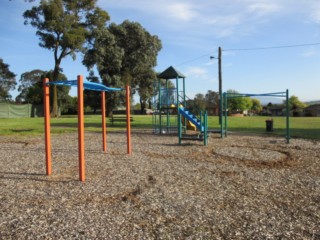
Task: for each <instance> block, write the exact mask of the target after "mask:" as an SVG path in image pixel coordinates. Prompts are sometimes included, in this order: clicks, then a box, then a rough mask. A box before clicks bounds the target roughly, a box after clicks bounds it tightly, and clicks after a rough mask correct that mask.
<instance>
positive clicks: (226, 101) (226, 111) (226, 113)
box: [224, 93, 228, 137]
mask: <svg viewBox="0 0 320 240" xmlns="http://www.w3.org/2000/svg"><path fill="white" fill-rule="evenodd" d="M227 108H228V95H227V93H225V96H224V109H225V118H224V127H225V132H224V134H225V136H226V137H227V136H228V109H227Z"/></svg>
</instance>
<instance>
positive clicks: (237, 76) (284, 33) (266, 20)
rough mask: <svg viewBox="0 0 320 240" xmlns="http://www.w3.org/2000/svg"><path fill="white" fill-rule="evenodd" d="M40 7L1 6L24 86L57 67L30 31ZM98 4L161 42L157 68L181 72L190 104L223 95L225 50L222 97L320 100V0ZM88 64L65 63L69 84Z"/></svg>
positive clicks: (7, 56) (114, 0)
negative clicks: (27, 20) (280, 95)
mask: <svg viewBox="0 0 320 240" xmlns="http://www.w3.org/2000/svg"><path fill="white" fill-rule="evenodd" d="M38 3H39V1H36V2H35V3H28V2H25V1H24V0H12V1H9V0H1V2H0V58H2V59H3V60H4V62H5V63H7V64H9V65H10V67H9V68H10V70H11V71H12V72H14V73H15V74H16V75H17V77H16V79H17V82H18V81H19V79H20V76H21V74H22V73H24V72H27V71H31V70H33V69H42V70H50V69H52V68H53V66H54V60H53V53H52V52H50V51H49V50H47V49H44V48H41V47H40V46H39V40H38V37H37V36H36V34H35V33H36V30H35V29H34V28H32V27H31V26H25V25H24V19H23V17H22V14H23V12H24V11H25V10H27V9H30V8H31V7H32V6H33V5H34V4H38ZM98 6H99V7H101V8H102V9H104V10H106V11H107V12H108V13H109V15H110V17H111V22H115V23H117V24H120V23H122V22H123V21H124V20H127V19H128V20H130V21H134V22H139V23H140V24H141V25H142V26H143V27H144V28H145V29H146V30H147V31H148V32H149V33H151V34H152V35H157V36H158V37H159V38H160V40H161V42H162V49H161V51H160V52H159V55H158V64H157V66H156V67H155V70H156V71H157V72H162V71H164V70H165V69H166V68H168V67H169V66H173V67H175V68H176V69H177V70H179V71H180V72H182V73H183V74H184V75H185V76H186V94H187V96H188V97H189V98H193V97H194V96H195V95H196V94H197V93H202V94H205V93H207V91H208V90H212V91H218V61H217V57H218V47H221V48H222V57H221V60H222V82H223V84H222V88H223V91H227V90H229V89H233V90H237V91H238V92H240V93H254V94H259V93H274V92H283V91H285V90H286V89H289V94H290V95H295V96H298V97H299V99H300V100H302V101H312V100H320V1H319V0H303V1H301V0H224V1H222V0H201V1H199V0H153V1H150V0H134V1H133V0H108V1H107V0H98ZM210 56H213V57H215V58H214V59H210ZM81 61H82V55H81V54H79V55H78V56H77V60H76V61H73V60H72V59H71V58H67V59H64V60H63V61H62V68H63V72H64V74H65V75H66V76H67V77H68V79H70V80H73V79H76V77H77V75H83V76H88V71H87V69H86V68H85V67H84V66H83V65H82V64H81ZM115 87H116V86H115ZM75 92H76V91H75V90H72V91H71V92H70V93H71V95H75ZM17 94H18V92H17V90H15V91H12V92H11V95H12V96H13V97H15V96H16V95H17Z"/></svg>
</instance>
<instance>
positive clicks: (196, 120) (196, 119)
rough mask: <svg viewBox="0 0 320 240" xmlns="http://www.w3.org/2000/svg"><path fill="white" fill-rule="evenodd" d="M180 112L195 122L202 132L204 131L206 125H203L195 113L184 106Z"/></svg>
mask: <svg viewBox="0 0 320 240" xmlns="http://www.w3.org/2000/svg"><path fill="white" fill-rule="evenodd" d="M179 114H181V115H182V116H184V117H185V118H186V119H188V120H189V121H190V122H191V123H193V124H194V125H195V126H196V127H197V129H199V130H200V131H201V132H203V131H204V126H203V125H201V123H200V120H199V119H198V118H197V117H196V116H195V115H193V114H192V113H191V112H190V111H188V110H186V109H184V108H183V107H180V108H179Z"/></svg>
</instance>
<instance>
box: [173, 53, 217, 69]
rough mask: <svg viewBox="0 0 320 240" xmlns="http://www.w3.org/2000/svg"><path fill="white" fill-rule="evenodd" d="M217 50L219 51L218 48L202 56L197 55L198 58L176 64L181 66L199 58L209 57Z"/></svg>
mask: <svg viewBox="0 0 320 240" xmlns="http://www.w3.org/2000/svg"><path fill="white" fill-rule="evenodd" d="M215 52H217V50H216V51H214V52H211V53H206V54H204V55H201V56H199V57H196V58H193V59H190V60H187V61H185V62H182V63H179V64H178V65H175V66H176V67H178V66H181V65H184V64H187V63H191V62H194V61H197V60H199V59H202V58H205V57H209V56H211V55H212V53H215Z"/></svg>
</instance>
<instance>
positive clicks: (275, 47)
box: [175, 42, 320, 67]
mask: <svg viewBox="0 0 320 240" xmlns="http://www.w3.org/2000/svg"><path fill="white" fill-rule="evenodd" d="M316 45H320V42H318V43H304V44H294V45H280V46H270V47H255V48H230V49H222V51H223V52H231V51H255V50H268V49H281V48H295V47H308V46H316ZM215 52H217V50H216V51H214V52H211V53H207V54H204V55H201V56H199V57H196V58H192V59H190V60H187V61H185V62H182V63H179V64H177V65H175V66H176V67H178V66H181V65H184V64H187V63H191V62H194V61H197V60H199V59H202V58H205V57H209V56H211V55H212V53H215Z"/></svg>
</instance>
